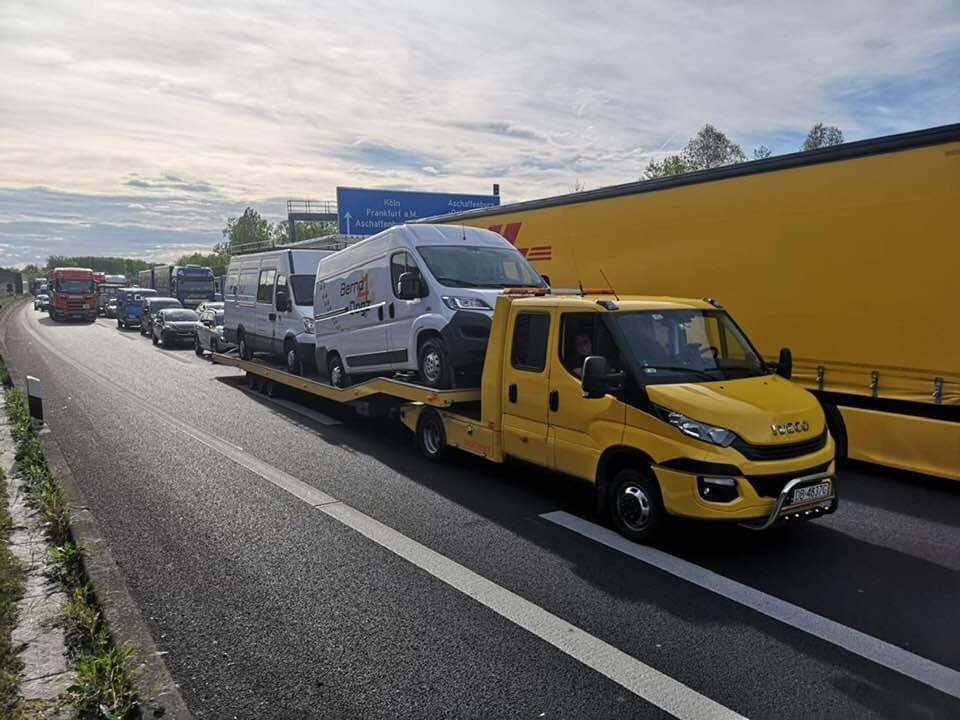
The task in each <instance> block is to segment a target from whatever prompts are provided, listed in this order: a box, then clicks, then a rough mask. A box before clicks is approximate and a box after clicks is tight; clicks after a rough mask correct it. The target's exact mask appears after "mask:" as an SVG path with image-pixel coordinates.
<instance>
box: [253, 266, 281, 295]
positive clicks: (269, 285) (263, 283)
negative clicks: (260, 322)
mask: <svg viewBox="0 0 960 720" xmlns="http://www.w3.org/2000/svg"><path fill="white" fill-rule="evenodd" d="M276 275H277V271H276V270H261V271H260V285H259V286H258V288H257V302H260V303H269V302H273V282H274V278H275V277H276Z"/></svg>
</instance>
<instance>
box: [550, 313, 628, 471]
mask: <svg viewBox="0 0 960 720" xmlns="http://www.w3.org/2000/svg"><path fill="white" fill-rule="evenodd" d="M557 325H558V328H557V332H556V333H555V340H554V341H553V343H554V345H553V350H552V351H551V352H550V362H551V365H552V367H551V370H550V398H549V402H550V413H549V423H550V437H551V440H552V447H553V458H552V460H553V465H554V467H556V468H557V469H558V470H561V471H563V472H564V473H567V474H570V475H574V476H576V477H580V478H583V479H584V480H589V481H591V482H593V481H595V480H596V473H597V463H598V461H599V460H600V455H601V454H603V451H604V450H606V449H607V448H608V447H611V446H612V445H617V444H619V443H620V442H621V441H622V439H623V428H624V422H625V420H626V405H625V404H624V403H623V402H622V401H620V400H618V399H617V398H615V397H614V396H613V395H605V396H604V397H602V398H596V399H591V398H585V397H583V390H582V388H581V385H580V382H581V372H582V369H583V361H584V359H585V358H586V357H587V356H589V355H602V356H604V357H606V358H607V362H608V363H609V366H610V368H611V369H621V368H622V367H623V364H622V363H621V361H620V353H619V351H618V349H617V347H616V345H615V344H614V342H613V339H612V337H611V336H610V333H609V332H608V331H607V328H606V326H605V325H604V324H603V321H602V319H601V317H600V314H599V313H598V312H577V313H562V314H561V315H560V316H559V322H558V323H557Z"/></svg>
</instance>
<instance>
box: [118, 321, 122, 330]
mask: <svg viewBox="0 0 960 720" xmlns="http://www.w3.org/2000/svg"><path fill="white" fill-rule="evenodd" d="M122 329H123V325H122V324H121V323H120V318H117V330H122Z"/></svg>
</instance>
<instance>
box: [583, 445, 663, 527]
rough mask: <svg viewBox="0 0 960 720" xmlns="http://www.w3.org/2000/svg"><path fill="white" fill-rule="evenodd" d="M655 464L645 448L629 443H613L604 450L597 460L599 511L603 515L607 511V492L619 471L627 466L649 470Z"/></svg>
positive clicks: (654, 477)
mask: <svg viewBox="0 0 960 720" xmlns="http://www.w3.org/2000/svg"><path fill="white" fill-rule="evenodd" d="M653 465H654V462H653V458H651V457H650V456H649V455H648V454H647V453H645V452H644V451H643V450H640V449H638V448H635V447H631V446H629V445H613V446H611V447H608V448H607V449H606V450H604V451H603V454H602V455H601V456H600V460H599V461H598V462H597V479H596V486H597V512H598V513H599V514H601V515H602V514H603V513H604V512H606V507H607V502H606V498H607V493H608V492H609V490H610V483H611V482H612V480H613V478H614V476H615V475H616V474H617V473H618V472H620V471H621V470H623V469H624V468H627V467H635V468H638V469H640V470H644V469H646V470H649V469H650V468H651V466H653ZM651 475H652V473H651ZM653 479H654V481H655V482H657V484H658V485H659V481H657V479H656V476H653Z"/></svg>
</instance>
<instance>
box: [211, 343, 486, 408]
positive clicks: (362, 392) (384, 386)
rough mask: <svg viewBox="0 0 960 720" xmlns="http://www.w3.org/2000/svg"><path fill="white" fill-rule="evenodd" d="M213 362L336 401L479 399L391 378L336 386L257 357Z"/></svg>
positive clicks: (440, 403)
mask: <svg viewBox="0 0 960 720" xmlns="http://www.w3.org/2000/svg"><path fill="white" fill-rule="evenodd" d="M213 362H215V363H217V364H219V365H229V366H230V367H235V368H239V369H241V370H243V371H244V372H246V373H249V374H252V375H257V376H259V377H262V378H265V379H267V380H271V381H273V382H274V383H277V384H279V385H283V386H286V387H291V388H295V389H297V390H302V391H303V392H307V393H310V394H311V395H316V396H318V397H322V398H325V399H327V400H332V401H333V402H338V403H352V402H355V401H358V400H372V399H374V398H375V397H378V396H379V397H388V398H395V399H398V400H405V401H407V402H418V403H423V404H424V405H430V406H432V407H437V408H450V407H453V406H454V405H461V404H465V403H479V402H480V389H479V388H467V389H454V390H434V389H433V388H426V387H423V386H422V385H417V384H416V383H411V382H405V381H403V380H394V379H392V378H372V379H370V380H365V381H364V382H361V383H357V384H356V385H351V386H350V387H346V388H338V387H334V386H333V385H329V384H327V383H324V382H321V381H320V380H316V379H314V378H309V377H303V376H302V375H294V374H293V373H288V372H286V371H285V370H280V369H279V368H275V367H271V366H270V365H268V364H267V363H265V362H262V361H259V360H242V359H241V358H239V357H237V356H236V355H226V354H224V353H214V354H213Z"/></svg>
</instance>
